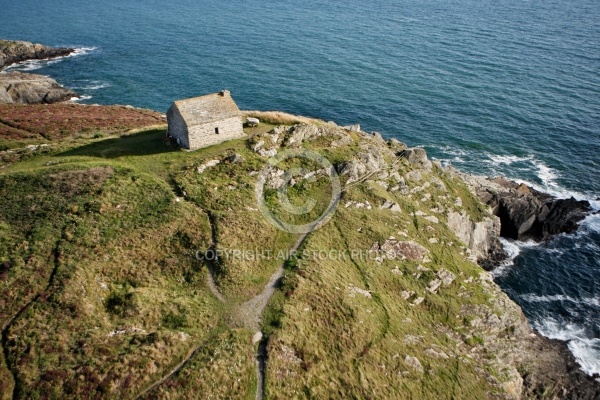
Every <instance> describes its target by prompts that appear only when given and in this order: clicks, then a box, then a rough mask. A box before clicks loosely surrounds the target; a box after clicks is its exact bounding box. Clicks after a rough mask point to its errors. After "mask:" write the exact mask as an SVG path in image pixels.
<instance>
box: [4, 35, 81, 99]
mask: <svg viewBox="0 0 600 400" xmlns="http://www.w3.org/2000/svg"><path fill="white" fill-rule="evenodd" d="M74 51H75V50H74V49H69V48H52V47H47V46H43V45H40V44H33V43H30V42H21V41H7V40H0V70H1V69H2V68H3V67H6V66H9V65H11V64H15V63H18V62H22V61H26V60H43V59H48V58H54V57H61V56H66V55H69V54H71V53H73V52H74ZM73 97H78V95H77V93H75V92H74V91H72V90H69V89H67V88H65V87H64V86H62V85H60V84H59V83H58V82H56V81H55V80H54V79H52V78H50V77H47V76H43V75H35V74H27V73H22V72H11V73H0V104H13V103H16V104H39V103H45V104H51V103H57V102H61V101H67V100H70V99H71V98H73Z"/></svg>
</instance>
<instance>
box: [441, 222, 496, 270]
mask: <svg viewBox="0 0 600 400" xmlns="http://www.w3.org/2000/svg"><path fill="white" fill-rule="evenodd" d="M448 227H449V228H450V229H452V231H454V234H455V235H456V236H457V237H458V238H459V239H460V240H461V241H462V242H463V243H464V244H465V245H466V246H467V249H468V250H469V252H470V256H471V258H472V260H473V261H475V262H477V263H478V264H479V265H481V266H482V267H483V268H485V269H487V270H490V269H493V268H494V267H495V266H496V265H497V263H498V262H500V261H502V260H504V259H505V258H506V255H505V253H504V250H503V249H502V244H501V243H500V240H499V238H500V231H501V228H500V219H499V218H498V217H495V216H490V217H487V218H485V219H484V220H483V221H480V222H473V221H472V220H471V218H469V216H468V215H467V213H466V212H465V211H463V212H462V213H458V212H455V211H452V212H449V213H448Z"/></svg>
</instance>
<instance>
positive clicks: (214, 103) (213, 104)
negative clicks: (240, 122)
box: [173, 90, 241, 126]
mask: <svg viewBox="0 0 600 400" xmlns="http://www.w3.org/2000/svg"><path fill="white" fill-rule="evenodd" d="M173 104H174V105H175V106H176V107H177V109H178V110H179V113H180V114H181V116H182V117H183V119H184V120H185V122H186V124H187V125H188V126H192V125H199V124H204V123H207V122H213V121H218V120H221V119H225V118H231V117H238V116H241V112H240V109H239V108H238V106H237V105H236V104H235V102H234V101H233V99H232V98H231V94H230V93H229V91H228V90H223V91H221V92H219V93H213V94H207V95H205V96H200V97H193V98H191V99H184V100H177V101H176V102H174V103H173Z"/></svg>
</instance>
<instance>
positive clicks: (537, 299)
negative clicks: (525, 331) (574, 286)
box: [520, 293, 600, 307]
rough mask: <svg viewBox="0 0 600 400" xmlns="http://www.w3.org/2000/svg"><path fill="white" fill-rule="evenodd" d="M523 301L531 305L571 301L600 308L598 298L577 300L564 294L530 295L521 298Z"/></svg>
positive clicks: (599, 299)
mask: <svg viewBox="0 0 600 400" xmlns="http://www.w3.org/2000/svg"><path fill="white" fill-rule="evenodd" d="M520 297H521V298H522V299H523V300H525V301H527V302H530V303H546V302H553V301H569V302H572V303H583V304H585V305H588V306H596V307H600V298H598V297H582V298H580V299H576V298H574V297H570V296H566V295H564V294H554V295H546V296H539V295H537V294H534V293H528V294H524V295H521V296H520Z"/></svg>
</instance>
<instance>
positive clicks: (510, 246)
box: [491, 237, 541, 278]
mask: <svg viewBox="0 0 600 400" xmlns="http://www.w3.org/2000/svg"><path fill="white" fill-rule="evenodd" d="M500 243H501V244H502V248H503V249H504V251H505V252H506V255H507V259H506V260H504V261H503V262H502V263H501V264H500V265H499V266H498V267H496V268H495V269H494V270H493V271H491V273H492V276H493V277H495V278H496V277H498V276H502V275H504V274H505V273H506V272H508V271H509V270H510V267H512V266H513V265H514V260H515V258H517V256H518V255H519V254H521V250H522V249H527V248H531V247H536V246H539V245H540V244H541V243H537V242H534V241H533V240H530V241H527V242H520V241H518V240H513V239H507V238H503V237H501V238H500Z"/></svg>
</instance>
